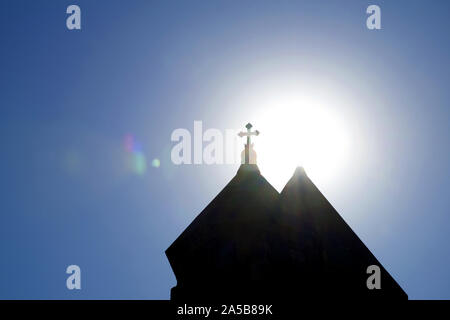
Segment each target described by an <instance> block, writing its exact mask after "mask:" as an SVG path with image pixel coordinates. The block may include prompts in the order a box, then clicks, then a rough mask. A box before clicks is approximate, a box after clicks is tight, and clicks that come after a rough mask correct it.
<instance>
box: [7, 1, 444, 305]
mask: <svg viewBox="0 0 450 320" xmlns="http://www.w3.org/2000/svg"><path fill="white" fill-rule="evenodd" d="M70 4H77V5H79V6H80V7H81V12H82V29H81V30H73V31H69V30H68V29H67V28H66V21H65V20H66V18H67V16H68V15H67V14H66V8H67V6H68V5H70ZM370 4H377V5H379V6H380V8H381V25H382V29H381V30H368V29H367V28H366V18H367V14H366V12H365V11H366V8H367V7H368V5H370ZM449 10H450V2H448V1H379V0H377V1H345V2H344V1H337V0H336V1H263V0H259V1H192V0H190V1H115V0H108V1H100V0H97V1H75V0H74V1H61V0H58V1H56V0H54V1H43V0H40V1H21V0H14V1H13V0H2V1H1V2H0V41H1V45H0V108H1V109H0V110H1V114H0V115H1V117H0V143H1V148H2V151H1V157H0V177H1V179H0V194H1V201H0V254H1V255H0V256H1V263H0V298H10V299H21V298H27V299H34V298H37V299H46V298H50V299H72V298H73V299H78V298H83V299H95V298H101V299H110V298H114V299H116V298H119V299H167V298H169V292H170V288H171V287H172V286H174V285H175V283H176V281H175V278H174V276H173V273H172V270H171V268H170V266H169V263H168V261H167V259H166V257H165V255H164V250H165V249H166V248H167V247H168V246H169V245H170V244H171V242H172V241H173V240H175V238H176V237H177V236H178V235H179V234H180V233H181V232H182V230H184V228H185V227H186V226H187V225H188V224H189V223H190V222H191V221H192V219H193V218H194V217H195V216H196V215H197V214H198V213H199V212H200V211H201V210H202V209H203V208H204V207H205V206H206V205H207V204H208V203H209V202H210V201H211V200H212V199H213V197H214V196H215V195H216V194H217V193H218V192H219V191H220V190H221V189H222V188H223V187H224V186H225V184H226V183H227V182H228V181H229V180H230V179H231V178H232V177H233V176H234V174H235V172H236V170H237V168H238V165H195V166H194V165H181V166H175V165H174V164H172V162H171V158H170V151H171V149H172V147H173V145H174V142H172V141H171V139H170V137H171V133H172V131H173V130H174V129H176V128H187V129H188V130H190V131H192V130H193V122H194V120H201V121H203V126H204V128H218V129H220V130H225V129H227V128H233V129H241V128H242V127H243V125H244V124H245V123H246V122H247V121H252V122H253V124H254V125H255V128H256V129H259V130H260V131H261V136H260V137H258V138H257V139H256V140H255V149H256V151H257V152H258V147H259V148H260V150H259V151H260V152H259V153H258V161H259V163H260V169H261V172H262V174H263V175H264V176H265V177H266V178H267V179H268V180H269V182H271V183H273V185H274V186H275V187H276V188H277V189H278V190H280V189H281V188H282V186H283V184H284V183H286V182H287V180H288V179H289V177H290V176H291V175H292V174H293V173H294V170H295V165H297V164H298V165H302V163H301V161H297V158H296V156H295V154H296V153H295V152H294V153H292V150H297V151H299V152H302V150H304V148H303V145H302V144H301V143H299V144H298V145H297V142H298V141H300V140H299V139H302V141H305V140H309V137H308V133H307V132H306V133H305V132H304V130H303V134H302V135H301V137H300V136H299V135H298V136H292V134H289V135H286V137H289V139H290V140H286V141H284V142H285V144H286V143H287V144H288V145H289V148H286V147H284V144H283V143H279V142H280V141H281V140H282V139H283V138H279V136H280V132H284V131H283V130H284V129H286V130H288V132H290V133H291V132H292V130H293V129H292V127H295V123H296V121H295V119H297V118H298V119H299V121H300V119H305V118H306V119H307V117H306V114H307V113H302V112H301V111H298V110H303V109H301V108H297V105H299V104H301V105H303V106H304V105H306V107H307V108H310V109H311V108H313V109H314V108H315V107H314V106H316V105H320V106H321V107H320V108H322V109H321V110H322V111H323V110H325V111H324V112H325V113H326V114H328V117H329V118H330V119H339V121H338V122H339V126H340V128H341V129H339V130H337V132H345V139H346V143H345V150H344V151H345V152H341V153H342V154H343V155H342V154H340V153H339V150H341V149H342V148H343V147H342V148H341V147H339V148H334V149H330V148H328V147H326V145H325V146H322V145H320V144H314V148H319V149H320V148H322V149H324V150H325V152H324V153H319V155H321V157H320V158H321V159H320V161H319V162H320V166H319V165H317V166H314V163H316V162H314V161H313V162H314V163H312V165H311V161H310V163H309V165H310V166H309V167H308V164H307V165H306V166H305V167H306V172H307V173H308V174H309V175H310V177H311V178H312V180H313V181H314V183H315V184H316V185H317V186H318V187H319V189H320V190H321V191H322V192H323V193H324V195H325V196H326V197H327V198H328V200H329V201H330V202H331V203H332V204H333V205H334V207H335V208H336V209H337V210H338V212H339V213H340V214H341V215H342V216H343V218H344V219H345V220H346V221H347V222H348V224H349V225H350V226H351V227H352V228H353V230H354V231H355V232H356V233H357V234H358V235H359V237H360V238H361V239H362V240H363V241H364V242H365V243H366V245H367V246H368V247H369V249H371V251H372V252H373V253H374V254H375V256H376V257H377V258H378V259H379V260H380V262H381V263H382V264H383V265H384V266H385V267H386V269H387V270H388V271H389V272H390V273H391V275H392V276H393V277H394V278H395V279H396V280H397V282H398V283H399V284H400V285H401V286H402V288H403V289H404V290H405V291H406V292H407V293H408V295H409V297H410V298H412V299H428V298H447V299H448V298H450V276H449V270H450V248H449V243H450V215H449V207H450V197H449V190H450V179H449V178H450V168H449V165H450V156H449V155H450V152H449V151H450V150H449V149H450V143H449V142H450V139H449V137H450V132H449V131H450V127H449V122H450V107H449V101H450V99H449V98H450V90H449V89H450V88H449V82H450V64H449V55H450V53H449V52H450V50H449V49H450V37H449V36H448V30H450V19H448V13H449ZM300 100H301V101H300ZM292 108H294V109H295V110H297V111H296V112H291V111H288V110H291V109H292ZM278 110H280V112H278ZM314 110H316V109H314ZM264 115H265V116H264ZM293 119H294V120H293ZM332 121H334V120H332ZM319 122H320V121H319ZM299 123H300V122H299ZM317 125H318V126H319V128H320V123H318V124H317ZM300 127H302V128H304V126H301V125H299V131H296V132H302V131H301V130H300ZM312 127H313V128H316V127H317V126H316V125H314V123H313V125H312ZM294 129H295V128H294ZM289 130H290V131H289ZM312 130H314V129H312ZM334 133H335V132H331V135H333V136H334V135H335V134H334ZM281 136H282V137H283V136H284V135H281ZM312 136H313V135H311V138H312ZM271 137H272V138H271ZM274 137H277V138H276V139H274ZM286 139H288V138H286ZM327 139H328V138H326V137H325V140H327ZM309 141H311V140H309ZM278 143H279V144H278ZM277 145H280V146H283V147H282V148H279V149H278V150H275V149H276V148H277ZM287 149H289V151H288V150H287ZM337 149H338V150H337ZM285 152H286V153H285ZM338 155H339V156H338ZM156 159H157V160H156ZM154 160H155V161H154ZM158 162H159V163H158ZM317 163H318V162H317ZM158 164H159V166H158ZM308 168H309V169H308ZM71 264H76V265H79V266H80V267H81V272H82V289H81V290H79V291H77V290H72V291H69V290H68V289H67V288H66V285H65V281H66V277H67V275H66V273H65V270H66V267H67V266H68V265H71Z"/></svg>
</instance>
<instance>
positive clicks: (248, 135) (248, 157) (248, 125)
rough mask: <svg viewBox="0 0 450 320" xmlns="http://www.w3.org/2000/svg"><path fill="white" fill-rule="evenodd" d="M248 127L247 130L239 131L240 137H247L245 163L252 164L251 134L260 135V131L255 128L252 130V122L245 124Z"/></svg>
mask: <svg viewBox="0 0 450 320" xmlns="http://www.w3.org/2000/svg"><path fill="white" fill-rule="evenodd" d="M245 127H246V128H247V132H242V131H241V132H239V133H238V136H239V137H241V138H242V137H247V144H246V145H245V164H250V151H249V150H250V137H251V136H258V135H259V131H258V130H255V131H253V132H252V131H250V129H251V128H252V127H253V126H252V124H251V123H247V125H246V126H245Z"/></svg>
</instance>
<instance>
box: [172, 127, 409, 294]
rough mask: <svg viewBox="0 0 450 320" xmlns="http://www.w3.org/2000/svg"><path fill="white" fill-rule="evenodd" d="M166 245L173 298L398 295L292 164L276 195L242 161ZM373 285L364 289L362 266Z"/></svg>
mask: <svg viewBox="0 0 450 320" xmlns="http://www.w3.org/2000/svg"><path fill="white" fill-rule="evenodd" d="M247 129H248V132H247V133H241V134H240V135H241V136H246V137H247V144H246V152H247V155H246V156H245V159H246V160H245V161H246V162H245V163H244V164H242V165H241V166H240V168H239V170H238V172H237V174H236V176H235V177H234V178H233V179H232V180H231V181H230V182H229V183H228V184H227V185H226V186H225V188H224V189H223V190H222V191H221V192H220V193H219V194H218V195H217V196H216V198H214V200H213V201H212V202H211V203H210V204H209V205H208V206H207V207H206V208H205V209H204V210H203V211H202V212H201V213H200V214H199V215H198V216H197V217H196V218H195V219H194V221H193V222H192V223H191V224H190V225H189V226H188V227H187V228H186V230H184V232H183V233H182V234H181V235H180V236H179V237H178V238H177V239H176V240H175V241H174V242H173V243H172V245H171V246H170V247H169V248H168V249H167V250H166V255H167V257H168V259H169V262H170V265H171V266H172V269H173V271H174V273H175V277H176V279H177V285H176V286H175V287H174V288H172V291H171V299H172V300H178V301H216V302H225V301H248V300H255V301H287V300H298V299H324V298H325V299H327V298H330V299H349V298H350V299H361V298H388V299H391V298H400V299H402V298H403V299H407V295H406V293H405V292H404V291H403V290H402V289H401V287H400V286H399V285H398V284H397V283H396V282H395V280H394V279H393V278H392V277H391V276H390V275H389V273H388V272H387V271H386V270H385V269H384V268H383V266H382V265H381V264H380V262H379V261H378V260H377V259H376V258H375V257H374V256H373V254H372V253H371V252H370V250H369V249H368V248H367V247H366V246H365V245H364V243H363V242H362V241H361V240H360V239H359V238H358V236H357V235H356V234H355V233H354V232H353V230H352V229H351V228H350V227H349V226H348V225H347V224H346V223H345V221H344V220H343V219H342V217H341V216H340V215H339V214H338V213H337V211H336V210H335V209H334V208H333V207H332V206H331V204H330V203H329V202H328V201H327V199H326V198H325V197H324V196H323V195H322V193H321V192H320V191H319V190H318V189H317V188H316V186H315V185H314V184H313V183H312V182H311V180H310V179H309V178H308V177H307V175H306V173H305V171H304V170H303V169H302V168H297V169H296V171H295V173H294V176H293V177H292V178H291V179H290V180H289V182H288V183H287V185H286V186H285V187H284V189H283V191H282V192H281V194H280V193H278V192H277V191H276V190H275V189H274V188H273V187H272V186H271V185H270V184H269V183H268V182H267V180H266V179H264V177H263V176H262V175H261V174H260V172H259V169H258V167H257V165H256V164H249V163H250V159H249V158H250V157H249V156H248V154H249V152H250V148H249V146H251V142H250V138H249V137H250V135H258V134H259V132H258V131H256V132H255V133H253V132H250V129H251V125H250V124H249V125H247ZM373 265H375V266H377V267H379V270H380V275H381V278H380V282H379V283H380V284H381V287H380V289H376V288H375V289H369V288H368V286H367V280H368V278H369V277H370V276H371V274H368V273H367V268H368V267H369V266H373Z"/></svg>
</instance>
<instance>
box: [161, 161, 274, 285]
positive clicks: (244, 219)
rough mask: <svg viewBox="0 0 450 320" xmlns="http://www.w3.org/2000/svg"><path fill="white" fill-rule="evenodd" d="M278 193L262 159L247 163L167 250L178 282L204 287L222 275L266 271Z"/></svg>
mask: <svg viewBox="0 0 450 320" xmlns="http://www.w3.org/2000/svg"><path fill="white" fill-rule="evenodd" d="M278 197H279V193H278V192H277V191H276V190H275V188H273V187H272V186H271V185H270V184H269V183H268V182H267V180H266V179H265V178H264V177H263V176H262V175H261V174H260V171H259V169H258V167H257V165H253V164H242V165H241V166H240V168H239V170H238V172H237V174H236V176H235V177H234V178H233V179H232V180H231V181H230V182H229V183H228V184H227V185H226V186H225V188H224V189H223V190H222V191H221V192H220V193H219V194H218V195H217V196H216V197H215V198H214V199H213V200H212V201H211V203H210V204H208V206H207V207H206V208H205V209H204V210H203V211H202V212H201V213H200V214H199V215H198V216H197V217H196V218H195V219H194V221H192V223H191V224H190V225H189V226H188V227H187V228H186V229H185V230H184V232H183V233H182V234H181V235H180V236H179V237H178V238H177V239H176V240H175V241H174V242H173V243H172V245H171V246H170V247H169V248H168V249H167V250H166V255H167V257H168V259H169V262H170V264H171V266H172V269H173V271H174V273H175V276H176V278H177V281H178V284H186V283H191V282H197V284H198V286H199V287H202V285H203V286H205V285H208V282H210V281H211V282H215V283H216V282H217V281H218V279H221V280H222V281H230V282H238V281H249V279H252V277H258V275H257V273H258V272H261V276H262V273H263V270H264V265H265V264H268V261H267V260H266V258H265V257H266V256H268V255H267V254H265V253H264V252H265V250H266V248H268V247H269V236H270V229H271V221H273V214H274V207H275V205H276V204H277V200H278ZM255 270H259V271H258V272H254V271H255ZM259 280H261V281H262V279H259ZM216 284H217V283H216ZM172 294H173V291H172Z"/></svg>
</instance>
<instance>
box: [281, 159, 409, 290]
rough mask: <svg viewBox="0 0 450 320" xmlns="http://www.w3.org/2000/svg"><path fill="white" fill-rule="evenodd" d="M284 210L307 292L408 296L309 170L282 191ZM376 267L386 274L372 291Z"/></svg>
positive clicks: (294, 264) (293, 262)
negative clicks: (368, 282) (308, 286)
mask: <svg viewBox="0 0 450 320" xmlns="http://www.w3.org/2000/svg"><path fill="white" fill-rule="evenodd" d="M280 208H281V209H280V217H279V223H280V228H281V234H283V235H284V240H285V243H286V245H287V247H288V249H287V250H289V252H290V258H289V262H288V263H287V264H288V265H290V268H291V271H292V272H295V271H294V270H302V275H298V277H297V279H296V280H297V281H299V282H302V286H303V287H304V288H305V287H306V286H305V283H310V284H311V286H312V287H313V289H311V290H316V291H317V293H319V294H322V293H323V292H329V293H330V295H333V294H339V295H341V296H342V295H344V296H345V294H347V295H350V296H357V295H358V296H359V295H360V294H362V295H371V296H384V297H385V296H395V297H403V298H405V297H407V296H406V293H405V292H404V291H403V290H402V289H401V287H400V286H399V285H398V284H397V283H396V282H395V280H394V279H393V278H392V277H391V275H390V274H389V273H388V272H387V271H386V270H385V269H384V267H383V266H382V265H381V263H380V262H379V261H378V260H377V259H376V258H375V256H374V255H373V254H372V253H371V252H370V250H369V249H368V248H367V247H366V246H365V245H364V243H363V242H362V241H361V240H360V239H359V237H358V236H357V235H356V234H355V233H354V232H353V230H352V229H351V228H350V226H349V225H348V224H347V223H346V222H345V221H344V219H343V218H342V217H341V216H340V215H339V213H338V212H337V211H336V210H335V209H334V208H333V206H332V205H331V204H330V203H329V202H328V200H327V199H326V198H325V197H324V196H323V194H322V193H321V192H320V191H319V189H318V188H317V187H316V186H315V185H314V183H313V182H312V181H311V180H310V179H309V177H308V176H307V175H306V172H305V170H304V169H303V168H301V167H299V168H297V169H296V170H295V173H294V175H293V176H292V178H291V179H290V180H289V182H288V183H287V184H286V186H285V187H284V189H283V190H282V192H281V194H280ZM370 265H377V266H379V267H380V269H381V275H382V279H381V283H382V290H368V289H367V286H366V280H367V278H368V277H369V276H370V274H367V272H366V271H367V267H368V266H370ZM288 273H289V272H287V274H288ZM321 284H322V285H323V287H322V288H321ZM333 288H336V292H333V290H331V291H330V289H333ZM343 288H346V289H345V290H344V289H343Z"/></svg>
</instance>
